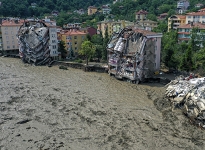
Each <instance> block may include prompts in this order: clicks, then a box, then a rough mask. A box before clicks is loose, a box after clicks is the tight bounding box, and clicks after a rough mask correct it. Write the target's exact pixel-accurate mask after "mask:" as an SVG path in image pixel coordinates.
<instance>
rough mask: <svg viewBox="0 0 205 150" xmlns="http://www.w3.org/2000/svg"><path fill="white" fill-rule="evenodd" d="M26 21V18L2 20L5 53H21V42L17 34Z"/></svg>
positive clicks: (3, 49)
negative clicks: (19, 42)
mask: <svg viewBox="0 0 205 150" xmlns="http://www.w3.org/2000/svg"><path fill="white" fill-rule="evenodd" d="M23 23H24V20H21V19H16V18H8V19H6V20H2V24H1V33H2V51H3V54H4V55H17V54H18V53H19V44H18V40H17V37H16V34H17V32H18V30H19V28H20V26H22V25H23Z"/></svg>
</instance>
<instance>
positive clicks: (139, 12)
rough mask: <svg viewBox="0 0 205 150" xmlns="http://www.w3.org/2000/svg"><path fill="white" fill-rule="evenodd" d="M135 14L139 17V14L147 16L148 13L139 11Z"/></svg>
mask: <svg viewBox="0 0 205 150" xmlns="http://www.w3.org/2000/svg"><path fill="white" fill-rule="evenodd" d="M136 14H137V15H141V14H144V15H146V14H148V12H147V11H145V10H140V11H138V12H136Z"/></svg>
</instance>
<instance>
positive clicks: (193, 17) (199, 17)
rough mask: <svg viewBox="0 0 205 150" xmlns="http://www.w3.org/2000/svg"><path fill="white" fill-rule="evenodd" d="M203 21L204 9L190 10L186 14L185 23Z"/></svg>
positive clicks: (204, 16) (204, 20)
mask: <svg viewBox="0 0 205 150" xmlns="http://www.w3.org/2000/svg"><path fill="white" fill-rule="evenodd" d="M191 22H193V23H205V11H200V12H191V13H188V14H187V15H186V24H188V23H191Z"/></svg>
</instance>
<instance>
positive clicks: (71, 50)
mask: <svg viewBox="0 0 205 150" xmlns="http://www.w3.org/2000/svg"><path fill="white" fill-rule="evenodd" d="M60 37H61V40H62V41H64V43H65V48H66V50H67V58H70V57H76V56H78V52H79V50H80V49H81V44H82V42H83V41H84V39H85V38H86V33H84V32H81V31H79V30H77V29H70V30H62V31H61V33H60Z"/></svg>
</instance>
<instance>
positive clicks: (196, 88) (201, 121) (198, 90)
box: [165, 76, 205, 129]
mask: <svg viewBox="0 0 205 150" xmlns="http://www.w3.org/2000/svg"><path fill="white" fill-rule="evenodd" d="M165 95H166V96H167V97H168V98H169V99H170V101H171V102H172V110H173V109H174V108H175V107H176V106H179V107H181V108H182V110H183V112H184V114H186V115H187V116H188V117H189V118H190V119H191V120H192V121H193V122H194V123H196V124H197V125H199V126H200V127H203V128H204V129H205V78H192V77H191V78H190V77H187V78H184V77H183V76H179V77H178V78H176V79H175V80H172V81H171V82H170V83H169V84H168V85H167V89H166V93H165Z"/></svg>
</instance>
